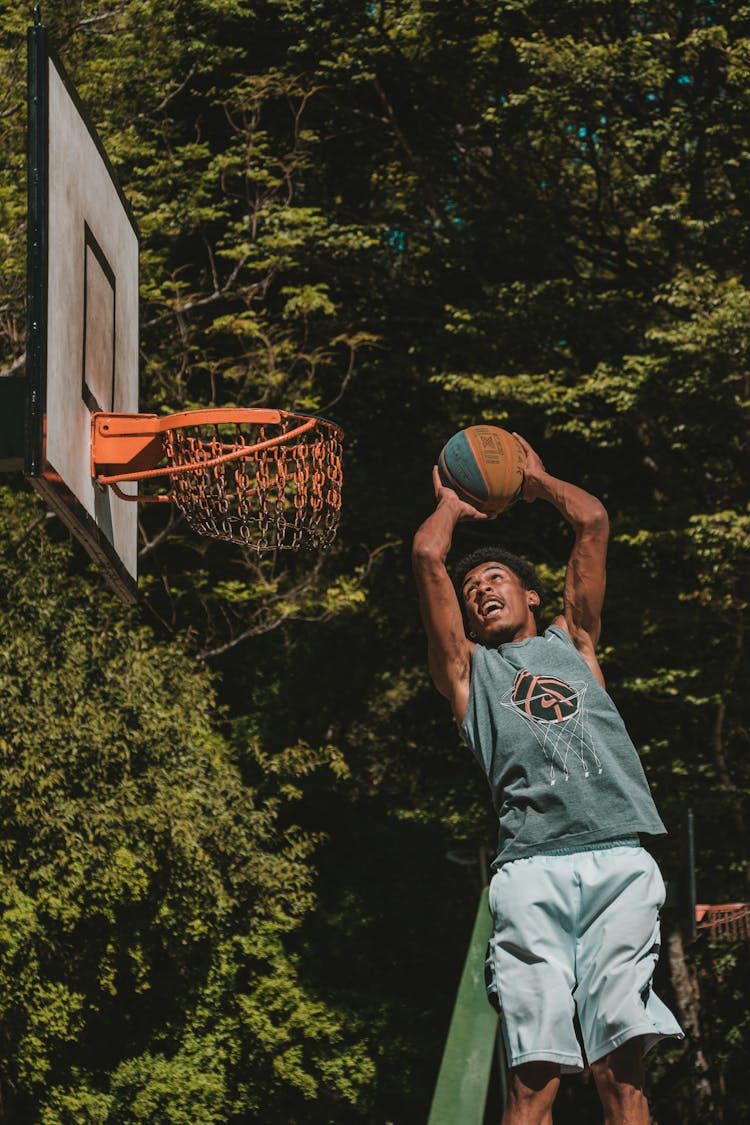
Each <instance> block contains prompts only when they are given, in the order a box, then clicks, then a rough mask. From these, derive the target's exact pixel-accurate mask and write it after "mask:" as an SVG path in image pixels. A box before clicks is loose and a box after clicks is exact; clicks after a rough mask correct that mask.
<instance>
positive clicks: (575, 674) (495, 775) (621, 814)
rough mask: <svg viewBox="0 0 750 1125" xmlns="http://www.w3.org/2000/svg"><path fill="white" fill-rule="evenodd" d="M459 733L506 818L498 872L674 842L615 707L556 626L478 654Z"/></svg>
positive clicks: (502, 820)
mask: <svg viewBox="0 0 750 1125" xmlns="http://www.w3.org/2000/svg"><path fill="white" fill-rule="evenodd" d="M461 733H462V735H463V737H464V739H465V741H466V742H467V743H468V745H469V747H470V749H471V750H472V752H473V753H474V755H475V756H476V758H477V759H478V761H479V763H480V765H481V766H482V769H483V770H484V772H485V774H486V776H487V780H488V781H489V785H490V789H491V791H492V799H493V804H494V806H495V809H496V811H497V814H498V817H499V821H500V827H499V840H498V854H497V856H496V858H495V861H494V865H495V866H497V865H499V864H500V863H505V862H506V861H508V860H511V859H521V858H523V857H525V856H530V855H537V854H539V853H540V852H544V851H549V850H550V848H555V849H557V848H566V847H581V848H585V847H588V846H590V845H594V844H598V843H603V842H605V841H607V840H613V839H619V838H621V837H631V836H637V835H649V836H663V835H665V834H666V829H665V827H664V825H663V823H662V821H661V818H660V817H659V814H658V812H657V811H656V806H655V805H654V802H653V799H652V797H651V792H650V790H649V786H648V782H647V781H646V776H645V774H644V772H643V767H642V766H641V762H640V759H639V757H638V753H637V751H636V749H635V747H634V746H633V743H632V742H631V740H630V738H629V736H628V733H627V731H626V729H625V724H624V722H623V721H622V718H621V717H620V714H619V712H618V710H617V708H616V707H615V705H614V703H613V702H612V699H611V698H610V696H609V695H608V694H607V692H606V691H605V689H604V688H603V687H602V686H601V685H600V684H599V683H598V682H597V680H596V678H595V676H594V674H593V673H592V671H591V669H590V668H589V666H588V664H587V663H586V661H585V660H584V659H583V657H582V656H581V654H580V653H579V652H578V650H577V649H576V647H575V645H574V644H573V642H572V641H571V639H570V637H569V636H568V634H567V633H566V632H565V631H564V630H563V629H561V628H559V627H558V626H556V625H551V626H550V627H549V628H548V629H547V630H546V631H545V632H544V633H543V634H542V636H538V637H528V638H527V639H526V640H523V641H518V642H514V643H510V644H504V645H500V646H499V648H497V649H494V648H485V647H484V646H482V645H476V646H475V648H474V652H473V655H472V667H471V684H470V689H469V703H468V707H467V709H466V715H465V716H464V720H463V722H462V724H461Z"/></svg>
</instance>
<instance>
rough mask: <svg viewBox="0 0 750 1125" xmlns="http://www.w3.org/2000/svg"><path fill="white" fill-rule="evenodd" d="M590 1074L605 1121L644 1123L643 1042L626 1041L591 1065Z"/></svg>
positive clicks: (646, 1104) (646, 1108)
mask: <svg viewBox="0 0 750 1125" xmlns="http://www.w3.org/2000/svg"><path fill="white" fill-rule="evenodd" d="M591 1074H592V1075H593V1078H594V1082H595V1083H596V1088H597V1090H598V1092H599V1097H600V1098H601V1101H602V1105H603V1107H604V1111H605V1120H606V1121H610V1120H611V1121H615V1120H628V1121H633V1122H637V1123H640V1122H648V1120H649V1115H648V1102H647V1100H646V1095H645V1092H644V1088H643V1087H644V1066H643V1041H642V1039H641V1038H640V1037H638V1038H635V1039H629V1040H628V1041H627V1043H623V1044H622V1046H621V1047H618V1048H617V1049H616V1050H614V1051H611V1052H610V1053H609V1054H608V1055H605V1057H604V1058H603V1059H597V1061H596V1062H593V1063H592V1064H591ZM623 1115H624V1116H623Z"/></svg>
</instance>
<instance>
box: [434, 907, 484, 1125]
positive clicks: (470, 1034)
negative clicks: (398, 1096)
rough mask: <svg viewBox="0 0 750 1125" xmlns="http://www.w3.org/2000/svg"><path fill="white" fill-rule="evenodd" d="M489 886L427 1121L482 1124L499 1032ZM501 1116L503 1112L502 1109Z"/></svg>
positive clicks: (439, 1124) (437, 1124)
mask: <svg viewBox="0 0 750 1125" xmlns="http://www.w3.org/2000/svg"><path fill="white" fill-rule="evenodd" d="M487 895H488V891H487V888H486V887H485V888H484V890H483V891H482V894H481V896H480V899H479V907H478V909H477V916H476V920H475V922H474V929H473V931H472V935H471V941H470V942H469V949H468V952H467V954H466V961H465V962H464V968H463V973H462V974H461V982H460V984H459V986H458V994H457V996H456V1003H455V1006H454V1008H453V1015H452V1017H451V1023H450V1028H449V1030H448V1038H447V1040H446V1044H445V1050H444V1051H443V1059H442V1062H441V1064H440V1071H439V1073H438V1079H437V1085H436V1086H435V1093H434V1094H433V1098H432V1106H431V1108H430V1116H429V1120H428V1125H482V1121H483V1119H484V1110H485V1103H486V1101H487V1087H488V1086H489V1082H490V1072H491V1070H492V1061H493V1056H494V1054H495V1040H496V1037H497V1033H498V1018H497V1014H496V1013H495V1012H494V1011H493V1009H492V1008H491V1007H490V1004H489V1002H488V1000H487V995H486V992H485V987H484V959H485V953H486V948H487V941H488V938H489V936H490V931H491V928H492V922H491V919H490V913H489V907H488V902H487ZM498 1117H499V1114H498Z"/></svg>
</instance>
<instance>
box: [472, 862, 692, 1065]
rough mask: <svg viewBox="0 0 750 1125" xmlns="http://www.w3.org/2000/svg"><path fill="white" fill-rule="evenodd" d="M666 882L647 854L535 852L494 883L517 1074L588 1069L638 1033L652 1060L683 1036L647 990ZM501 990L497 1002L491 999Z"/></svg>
mask: <svg viewBox="0 0 750 1125" xmlns="http://www.w3.org/2000/svg"><path fill="white" fill-rule="evenodd" d="M663 902H664V881H663V880H662V877H661V874H660V872H659V868H658V867H657V866H656V863H655V862H654V860H653V858H652V857H651V856H650V855H649V853H648V852H647V851H646V850H645V849H644V848H641V847H640V846H635V845H634V846H629V845H624V846H619V845H618V846H614V847H606V848H603V849H601V850H592V851H581V852H574V853H573V854H562V855H560V854H558V855H543V856H542V855H537V856H533V857H531V858H529V859H516V860H513V861H512V862H510V863H506V864H504V865H503V866H502V867H501V868H500V869H499V870H498V871H497V873H496V874H495V876H494V877H493V879H492V882H491V884H490V910H491V911H492V916H493V919H494V933H493V936H492V938H491V939H490V944H489V948H488V955H487V983H488V993H489V995H490V999H491V1000H493V1002H495V1003H496V1006H499V1008H500V1010H501V1014H502V1027H503V1035H504V1038H505V1048H506V1052H507V1057H508V1064H509V1066H519V1065H520V1064H521V1063H525V1062H533V1061H535V1060H546V1061H550V1062H556V1063H559V1064H560V1067H561V1069H562V1071H563V1072H566V1071H567V1072H574V1071H579V1070H582V1069H583V1067H584V1065H585V1064H584V1060H583V1057H582V1052H581V1045H580V1043H579V1040H578V1036H577V1035H576V1030H575V1026H574V1016H575V1014H576V1012H577V1014H578V1021H579V1024H580V1029H581V1037H582V1039H583V1048H584V1051H585V1057H586V1059H587V1060H588V1062H589V1063H591V1062H596V1060H597V1059H600V1058H603V1057H604V1056H605V1055H607V1054H609V1052H610V1051H613V1050H614V1049H615V1047H619V1046H620V1045H621V1044H622V1043H625V1042H626V1041H627V1040H628V1039H632V1038H634V1037H635V1036H639V1035H642V1036H643V1040H644V1053H645V1051H648V1050H650V1048H651V1047H653V1046H654V1045H655V1044H656V1043H657V1042H659V1040H660V1039H663V1038H665V1037H668V1036H674V1037H676V1038H680V1039H681V1038H683V1033H682V1031H681V1029H680V1027H679V1025H678V1024H677V1021H676V1020H675V1018H674V1016H673V1015H672V1013H671V1012H670V1011H669V1009H668V1008H667V1007H666V1006H665V1005H664V1004H663V1003H662V1002H661V1000H659V998H658V997H657V996H656V994H655V993H654V991H653V989H652V987H651V978H652V976H653V972H654V968H655V966H656V962H657V960H658V957H659V908H660V907H661V906H662V904H663ZM493 994H495V995H494V996H493Z"/></svg>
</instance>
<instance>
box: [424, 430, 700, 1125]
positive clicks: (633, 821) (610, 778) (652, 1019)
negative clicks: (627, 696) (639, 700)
mask: <svg viewBox="0 0 750 1125" xmlns="http://www.w3.org/2000/svg"><path fill="white" fill-rule="evenodd" d="M515 436H516V437H518V435H517V434H516V435H515ZM518 440H519V441H520V442H521V444H522V445H523V447H524V449H525V451H526V467H525V473H524V483H523V488H522V492H521V496H522V498H523V499H524V500H526V501H527V502H533V501H535V500H546V501H547V502H548V503H550V504H552V506H553V507H554V508H556V509H557V511H558V512H560V514H561V515H562V516H563V517H564V518H565V520H566V521H567V522H568V523H569V524H570V526H571V527H572V529H573V532H574V536H575V539H574V543H573V548H572V550H571V553H570V558H569V560H568V566H567V572H566V576H565V588H564V596H563V612H562V613H561V614H560V615H559V616H558V617H556V618H555V619H554V621H553V622H552V624H551V625H550V627H549V628H548V629H546V630H545V631H544V632H543V633H542V634H541V635H540V634H539V632H538V628H537V621H538V616H539V611H540V608H541V603H542V587H541V584H540V582H539V579H538V576H537V575H536V572H535V571H534V569H533V567H531V566H530V565H529V564H528V563H527V562H525V561H524V560H523V559H520V558H518V557H517V556H516V555H513V554H511V553H509V552H507V551H505V550H504V549H502V548H499V547H498V548H495V547H485V548H482V549H480V550H479V551H476V552H474V553H473V554H471V555H469V556H467V557H466V558H464V559H463V560H461V562H460V563H459V564H458V567H457V568H456V571H455V574H454V577H453V580H452V579H451V577H450V575H449V574H448V570H447V568H446V559H447V556H448V552H449V550H450V548H451V544H452V540H453V533H454V530H455V527H456V524H457V523H458V522H459V521H460V520H469V519H474V520H476V519H486V518H487V517H486V516H485V515H483V514H482V513H480V512H478V511H477V510H476V509H475V508H473V507H471V505H469V504H466V503H464V502H463V501H462V500H460V499H459V497H458V496H457V494H456V493H455V492H453V491H452V490H451V489H449V488H446V487H444V486H443V485H442V484H441V482H440V478H439V476H438V473H437V470H435V472H434V474H433V480H434V486H435V495H436V499H437V505H436V508H435V510H434V512H433V513H432V515H431V516H430V517H429V518H428V519H427V520H426V521H425V522H424V523H423V524H422V526H421V527H420V529H419V531H418V532H417V534H416V536H415V538H414V550H413V559H414V571H415V575H416V579H417V585H418V588H419V601H420V608H421V612H422V619H423V622H424V627H425V630H426V632H427V638H428V653H429V666H430V672H431V675H432V678H433V680H434V682H435V686H436V687H437V688H438V690H439V691H440V692H441V693H442V694H443V695H444V696H445V697H446V698H447V699H448V701H449V703H450V705H451V707H452V709H453V714H454V716H455V719H456V722H457V723H458V726H459V729H460V731H461V734H462V736H463V738H464V740H465V741H466V743H467V744H468V746H469V747H470V749H471V750H472V752H473V753H474V755H475V756H476V758H477V759H478V761H479V763H480V765H481V766H482V768H483V770H484V772H485V774H486V776H487V779H488V781H489V784H490V789H491V791H492V797H493V802H494V805H495V808H496V810H497V813H498V817H499V850H498V854H497V856H496V858H495V860H494V863H493V869H494V875H493V878H492V882H491V884H490V908H491V911H492V916H493V922H494V932H493V936H492V938H491V940H490V945H489V950H488V970H489V972H488V976H489V980H490V984H489V988H488V991H489V993H490V998H491V1000H492V1001H493V1002H494V1003H495V1006H496V1007H498V1008H499V1010H500V1011H501V1014H502V1028H503V1035H504V1039H505V1047H506V1053H507V1057H508V1063H509V1067H510V1075H511V1081H510V1096H509V1102H508V1106H507V1108H506V1110H505V1114H504V1116H503V1125H550V1123H551V1122H552V1104H553V1102H554V1099H555V1095H556V1093H557V1090H558V1087H559V1084H560V1074H561V1073H564V1072H575V1071H580V1070H582V1069H583V1067H584V1065H586V1062H587V1063H588V1064H589V1065H590V1067H591V1073H592V1075H593V1077H594V1081H595V1083H596V1087H597V1090H598V1092H599V1096H600V1098H601V1101H602V1106H603V1109H604V1121H605V1122H606V1123H607V1125H626V1123H627V1125H647V1123H648V1122H649V1120H650V1118H649V1111H648V1103H647V1100H646V1096H645V1093H644V1088H643V1087H644V1067H643V1057H644V1055H645V1053H646V1052H647V1051H648V1050H649V1049H650V1048H651V1047H652V1046H653V1045H654V1044H655V1043H657V1042H658V1041H659V1040H660V1039H662V1038H665V1037H667V1036H675V1037H678V1038H682V1032H681V1030H680V1028H679V1026H678V1024H677V1023H676V1021H675V1019H674V1017H673V1015H672V1013H671V1012H670V1011H669V1009H668V1008H666V1007H665V1006H664V1004H663V1003H662V1002H661V1001H660V1000H659V998H658V997H657V996H656V995H655V993H654V992H653V989H652V987H651V978H652V975H653V970H654V967H655V965H656V961H657V958H658V953H659V908H660V907H661V905H662V903H663V901H664V883H663V881H662V878H661V875H660V874H659V870H658V868H657V866H656V863H655V862H654V860H653V859H652V857H651V856H650V854H649V853H648V852H647V851H645V850H644V848H642V847H641V842H640V838H641V837H642V836H662V835H664V833H665V829H664V825H663V824H662V822H661V819H660V817H659V814H658V813H657V811H656V808H655V806H654V803H653V800H652V798H651V794H650V791H649V787H648V783H647V781H646V778H645V775H644V773H643V769H642V767H641V764H640V760H639V758H638V755H637V753H636V751H635V748H634V746H633V744H632V742H631V741H630V738H629V737H628V734H627V732H626V730H625V726H624V724H623V721H622V719H621V717H620V715H619V713H618V712H617V710H616V708H615V706H614V704H613V702H612V700H611V699H610V697H609V695H608V694H607V692H606V690H605V687H604V677H603V675H602V671H601V668H600V667H599V662H598V660H597V657H596V644H597V642H598V640H599V632H600V613H601V608H602V603H603V600H604V588H605V561H606V551H607V539H608V534H609V523H608V519H607V513H606V511H605V509H604V507H603V505H602V504H601V503H600V502H599V500H597V499H596V498H595V497H594V496H591V495H590V494H589V493H587V492H585V491H584V490H583V489H581V488H578V487H576V486H575V485H572V484H568V483H567V482H565V481H562V480H558V479H557V478H555V477H553V476H551V475H550V474H549V473H547V472H546V471H545V468H544V465H543V464H542V462H541V460H540V458H539V457H538V456H537V454H536V453H535V452H534V450H533V449H532V448H531V447H530V446H529V444H528V443H527V442H526V441H524V439H523V438H520V437H518ZM454 582H455V584H454ZM576 1015H577V1017H578V1027H579V1029H580V1040H582V1043H581V1042H579V1035H578V1034H577V1033H576V1027H575V1024H574V1017H575V1016H576ZM584 1053H585V1062H584Z"/></svg>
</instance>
